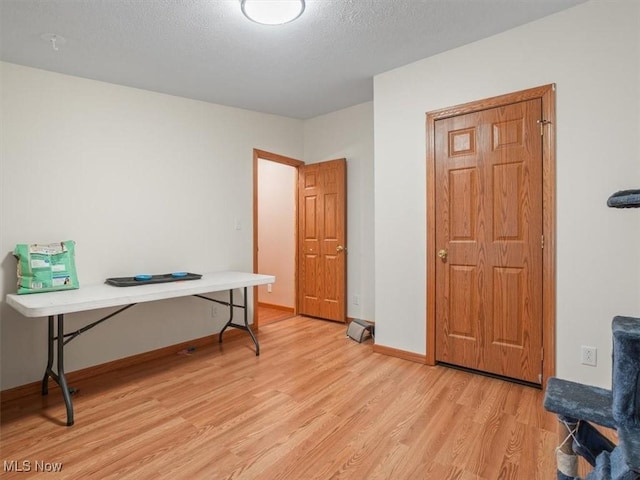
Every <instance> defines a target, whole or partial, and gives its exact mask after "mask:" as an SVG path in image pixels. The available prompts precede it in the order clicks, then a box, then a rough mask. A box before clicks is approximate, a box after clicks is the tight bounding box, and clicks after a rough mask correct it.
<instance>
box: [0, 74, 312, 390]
mask: <svg viewBox="0 0 640 480" xmlns="http://www.w3.org/2000/svg"><path fill="white" fill-rule="evenodd" d="M0 68H1V72H0V74H1V85H2V92H1V95H2V98H1V102H2V109H1V112H0V115H1V117H0V121H1V125H2V145H1V147H0V148H1V157H0V158H1V175H0V191H1V193H0V195H1V196H2V197H1V198H2V203H1V206H0V251H1V252H2V258H1V260H0V261H1V262H2V276H1V277H0V293H1V294H2V298H4V296H5V295H6V294H7V293H10V292H14V291H15V268H16V262H15V259H14V258H13V256H12V255H10V252H11V251H12V250H13V248H14V246H15V245H16V244H17V243H35V242H55V241H60V240H64V239H73V240H75V241H76V242H77V246H76V252H77V257H76V260H77V267H78V272H79V276H80V283H81V285H83V284H84V285H87V284H90V283H97V282H103V281H104V279H105V278H108V277H113V276H128V275H134V274H136V273H142V272H145V273H167V272H172V271H182V270H187V271H192V272H207V271H215V270H243V271H251V269H252V263H253V255H252V252H253V245H252V243H253V235H252V227H251V226H252V215H253V200H252V193H251V192H252V184H253V148H260V149H264V150H268V151H274V152H279V153H281V154H283V155H288V156H291V157H297V158H301V157H302V153H303V140H302V139H303V122H302V121H301V120H296V119H290V118H283V117H278V116H273V115H265V114H260V113H255V112H250V111H246V110H240V109H235V108H228V107H223V106H220V105H213V104H209V103H204V102H198V101H194V100H188V99H184V98H179V97H173V96H169V95H162V94H158V93H153V92H148V91H144V90H137V89H134V88H127V87H121V86H117V85H112V84H108V83H102V82H96V81H92V80H86V79H81V78H77V77H71V76H65V75H60V74H56V73H51V72H46V71H43V70H36V69H31V68H26V67H21V66H18V65H13V64H7V63H1V64H0ZM236 225H238V226H239V227H240V229H236ZM222 310H223V309H222V308H218V315H215V318H212V317H213V308H212V306H211V305H210V304H209V303H208V302H204V301H199V300H197V299H192V298H183V299H177V300H167V301H161V302H152V303H150V304H142V305H137V306H136V307H134V308H132V309H130V310H127V311H126V312H124V313H122V314H120V315H118V316H116V317H114V318H113V319H111V320H109V321H108V322H105V323H104V324H101V325H100V326H98V327H96V328H95V329H94V330H91V331H89V332H87V333H85V334H83V335H82V339H81V340H75V341H73V342H71V343H69V344H68V346H67V348H66V360H67V370H68V371H72V370H76V369H79V368H83V367H87V366H91V365H95V364H99V363H104V362H106V361H109V360H113V359H116V358H120V357H124V356H128V355H133V354H135V353H139V352H143V351H148V350H152V349H155V348H160V347H163V346H166V345H170V344H175V343H178V342H181V341H186V340H188V339H191V338H197V337H202V336H204V335H209V334H211V333H213V332H215V331H217V330H219V329H220V327H221V325H222V324H223V323H224V321H225V320H226V318H227V317H226V316H225V315H223V312H222ZM0 313H1V317H2V319H1V321H0V334H1V340H0V342H1V343H0V345H1V352H0V355H1V357H0V360H1V367H0V368H1V371H0V374H1V377H2V383H1V388H2V389H6V388H9V387H13V386H16V385H21V384H25V383H29V382H33V381H37V380H38V379H40V378H41V377H42V373H43V369H44V366H45V365H46V351H45V346H46V319H42V318H39V319H28V318H24V317H22V316H20V315H19V314H18V313H16V312H15V311H14V310H13V309H11V308H9V307H8V306H7V305H6V303H5V302H2V304H1V306H0ZM105 313H108V312H105V311H102V310H100V311H92V312H86V313H82V314H73V315H69V316H68V318H67V326H68V329H69V330H72V329H73V328H74V326H75V327H76V328H78V326H80V325H84V324H86V323H89V322H90V321H93V320H97V319H98V318H100V316H102V315H104V314H105Z"/></svg>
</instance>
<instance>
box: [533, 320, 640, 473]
mask: <svg viewBox="0 0 640 480" xmlns="http://www.w3.org/2000/svg"><path fill="white" fill-rule="evenodd" d="M612 330H613V380H612V388H611V390H606V389H603V388H597V387H592V386H588V385H583V384H580V383H575V382H569V381H567V380H561V379H559V378H550V379H549V381H548V383H547V389H546V392H545V398H544V406H545V408H546V409H547V410H548V411H550V412H553V413H556V414H557V415H558V418H559V420H560V422H561V428H560V433H561V438H562V440H561V442H560V443H561V444H560V446H559V447H558V450H557V462H558V477H557V478H558V480H567V479H573V478H577V455H581V456H583V457H584V458H585V459H586V460H587V461H588V462H589V463H590V464H591V465H592V466H593V470H592V471H591V472H590V473H589V474H588V475H587V477H586V480H638V479H640V318H631V317H615V318H614V319H613V322H612ZM591 424H598V425H602V426H605V427H609V428H613V429H615V430H616V431H617V434H618V445H615V444H614V443H612V442H610V441H609V440H608V439H606V438H605V437H604V436H602V435H601V434H600V433H599V432H598V431H597V430H596V429H595V428H594V427H593V426H592V425H591Z"/></svg>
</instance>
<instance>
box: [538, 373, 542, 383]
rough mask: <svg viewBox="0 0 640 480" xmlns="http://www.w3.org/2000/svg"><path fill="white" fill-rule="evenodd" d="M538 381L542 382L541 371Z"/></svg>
mask: <svg viewBox="0 0 640 480" xmlns="http://www.w3.org/2000/svg"><path fill="white" fill-rule="evenodd" d="M538 383H542V374H541V373H539V374H538Z"/></svg>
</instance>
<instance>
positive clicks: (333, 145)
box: [304, 102, 375, 321]
mask: <svg viewBox="0 0 640 480" xmlns="http://www.w3.org/2000/svg"><path fill="white" fill-rule="evenodd" d="M336 158H346V159H347V315H348V316H349V317H352V318H362V319H365V320H371V321H373V320H375V313H374V277H375V275H374V268H373V265H374V256H373V221H374V214H373V102H366V103H362V104H359V105H355V106H353V107H349V108H345V109H343V110H338V111H337V112H333V113H329V114H327V115H322V116H319V117H316V118H312V119H311V120H306V121H305V122H304V161H305V162H306V163H317V162H321V161H324V160H333V159H336Z"/></svg>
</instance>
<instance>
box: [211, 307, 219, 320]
mask: <svg viewBox="0 0 640 480" xmlns="http://www.w3.org/2000/svg"><path fill="white" fill-rule="evenodd" d="M217 316H218V305H213V307H211V317H212V318H215V317H217Z"/></svg>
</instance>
